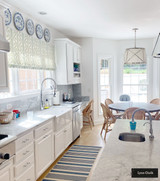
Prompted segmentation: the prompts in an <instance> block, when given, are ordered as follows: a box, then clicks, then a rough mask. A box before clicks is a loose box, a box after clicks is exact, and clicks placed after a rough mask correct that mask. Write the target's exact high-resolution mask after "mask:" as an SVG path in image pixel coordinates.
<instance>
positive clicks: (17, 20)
mask: <svg viewBox="0 0 160 181" xmlns="http://www.w3.org/2000/svg"><path fill="white" fill-rule="evenodd" d="M13 20H14V25H15V27H16V29H17V30H18V31H22V30H23V29H24V19H23V16H22V15H21V14H20V13H18V12H17V13H15V14H14V17H13Z"/></svg>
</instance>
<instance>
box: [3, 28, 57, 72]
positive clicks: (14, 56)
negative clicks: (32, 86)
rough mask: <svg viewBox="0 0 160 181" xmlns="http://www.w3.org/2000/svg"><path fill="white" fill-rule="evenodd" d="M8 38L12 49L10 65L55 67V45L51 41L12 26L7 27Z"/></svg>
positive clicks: (9, 58)
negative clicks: (48, 41)
mask: <svg viewBox="0 0 160 181" xmlns="http://www.w3.org/2000/svg"><path fill="white" fill-rule="evenodd" d="M6 38H7V40H8V41H9V42H10V49H11V51H10V52H9V53H8V65H9V67H12V68H13V67H15V68H27V69H28V68H29V69H43V70H54V69H55V59H54V46H53V45H52V44H51V43H47V42H45V41H44V40H39V39H38V38H36V37H34V36H30V35H28V34H27V32H25V31H22V32H21V31H17V30H14V29H12V28H10V27H6Z"/></svg>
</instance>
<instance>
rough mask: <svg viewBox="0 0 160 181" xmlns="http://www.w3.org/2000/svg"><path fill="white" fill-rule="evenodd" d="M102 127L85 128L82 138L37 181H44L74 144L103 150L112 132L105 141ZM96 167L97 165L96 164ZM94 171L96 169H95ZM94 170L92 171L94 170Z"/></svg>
mask: <svg viewBox="0 0 160 181" xmlns="http://www.w3.org/2000/svg"><path fill="white" fill-rule="evenodd" d="M101 128H102V125H95V126H94V127H93V128H92V130H91V128H90V127H89V126H84V127H83V129H82V131H81V136H80V137H79V138H78V139H77V140H76V141H74V142H73V143H72V144H71V145H70V146H69V147H68V148H67V149H66V150H65V151H64V152H63V153H62V154H61V155H60V156H59V157H58V158H57V159H56V160H55V161H54V163H53V164H52V165H51V166H50V167H49V168H48V169H47V170H46V171H45V173H44V174H42V175H41V177H40V178H39V179H38V180H37V181H42V180H43V178H44V177H45V176H46V175H47V173H48V172H49V171H50V170H51V168H52V167H53V166H55V165H56V163H57V162H58V161H59V160H60V159H61V158H62V156H63V155H64V153H65V152H66V151H67V150H68V149H69V148H70V147H71V146H72V145H74V144H76V145H88V146H101V147H102V148H103V147H104V146H105V143H106V141H107V139H108V136H109V135H110V132H108V133H107V136H106V140H104V133H103V134H102V136H100V131H101ZM95 165H96V164H95ZM93 169H94V167H93ZM93 169H92V170H93Z"/></svg>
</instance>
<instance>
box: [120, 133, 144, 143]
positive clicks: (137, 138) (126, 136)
mask: <svg viewBox="0 0 160 181" xmlns="http://www.w3.org/2000/svg"><path fill="white" fill-rule="evenodd" d="M119 140H121V141H129V142H144V141H145V136H144V134H140V133H120V134H119Z"/></svg>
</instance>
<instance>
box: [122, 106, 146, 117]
mask: <svg viewBox="0 0 160 181" xmlns="http://www.w3.org/2000/svg"><path fill="white" fill-rule="evenodd" d="M136 109H139V108H138V107H130V108H128V109H126V110H125V112H124V115H123V118H124V119H131V118H132V115H133V112H134V111H135V110H136ZM134 119H139V120H144V119H145V111H138V112H136V113H135V115H134Z"/></svg>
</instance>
